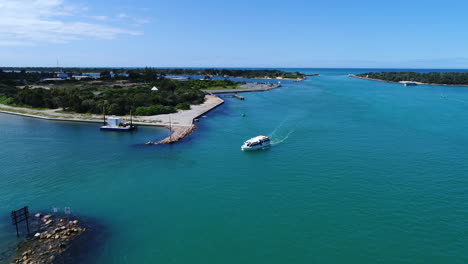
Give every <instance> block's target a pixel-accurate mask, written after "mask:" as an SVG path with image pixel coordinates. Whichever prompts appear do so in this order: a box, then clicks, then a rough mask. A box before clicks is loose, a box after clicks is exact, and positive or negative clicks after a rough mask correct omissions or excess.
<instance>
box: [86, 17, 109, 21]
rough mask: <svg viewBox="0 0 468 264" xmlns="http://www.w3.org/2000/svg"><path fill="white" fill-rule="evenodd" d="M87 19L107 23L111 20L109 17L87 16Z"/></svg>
mask: <svg viewBox="0 0 468 264" xmlns="http://www.w3.org/2000/svg"><path fill="white" fill-rule="evenodd" d="M87 17H89V18H92V19H95V20H99V21H105V20H107V19H108V18H109V17H108V16H87Z"/></svg>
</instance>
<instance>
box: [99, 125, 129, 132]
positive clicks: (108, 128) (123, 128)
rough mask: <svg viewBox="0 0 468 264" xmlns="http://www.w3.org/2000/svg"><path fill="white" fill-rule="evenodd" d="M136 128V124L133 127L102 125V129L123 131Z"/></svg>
mask: <svg viewBox="0 0 468 264" xmlns="http://www.w3.org/2000/svg"><path fill="white" fill-rule="evenodd" d="M135 129H136V127H135V126H133V127H105V126H102V127H101V130H104V131H122V132H125V131H134V130H135Z"/></svg>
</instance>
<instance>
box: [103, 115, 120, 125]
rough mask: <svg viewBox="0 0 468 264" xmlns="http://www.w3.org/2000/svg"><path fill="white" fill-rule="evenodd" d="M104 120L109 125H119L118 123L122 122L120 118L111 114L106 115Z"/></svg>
mask: <svg viewBox="0 0 468 264" xmlns="http://www.w3.org/2000/svg"><path fill="white" fill-rule="evenodd" d="M106 122H107V126H109V127H119V125H120V124H122V118H120V117H115V116H112V117H108V118H107V120H106Z"/></svg>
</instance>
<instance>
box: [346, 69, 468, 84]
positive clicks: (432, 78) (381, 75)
mask: <svg viewBox="0 0 468 264" xmlns="http://www.w3.org/2000/svg"><path fill="white" fill-rule="evenodd" d="M355 76H356V77H360V78H365V79H371V80H378V81H379V80H380V81H387V82H405V81H410V82H417V83H421V84H440V85H468V72H429V73H420V72H368V73H361V74H356V75H355Z"/></svg>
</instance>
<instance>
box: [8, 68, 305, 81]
mask: <svg viewBox="0 0 468 264" xmlns="http://www.w3.org/2000/svg"><path fill="white" fill-rule="evenodd" d="M61 70H63V71H64V72H65V73H67V74H68V75H69V76H72V75H82V74H84V73H100V74H101V77H102V78H111V74H110V73H111V72H112V73H114V74H115V76H114V77H112V78H117V79H125V78H127V77H131V78H132V79H133V80H134V79H139V78H141V76H143V75H148V74H151V75H152V76H154V75H161V76H164V75H209V76H220V77H223V76H229V77H242V78H263V77H268V78H276V77H283V78H303V77H304V75H303V74H302V73H300V72H284V71H280V70H273V69H216V68H212V69H195V68H166V69H163V68H149V67H146V68H79V67H69V68H68V67H67V68H62V69H61ZM0 71H8V72H10V71H13V72H14V73H17V72H29V73H41V74H45V75H47V78H50V77H53V73H54V72H57V71H58V69H57V68H52V67H23V68H17V67H4V68H0Z"/></svg>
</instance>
